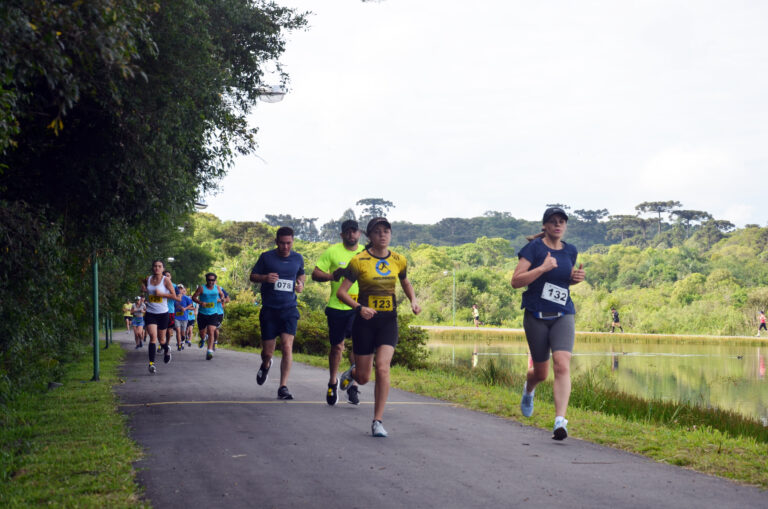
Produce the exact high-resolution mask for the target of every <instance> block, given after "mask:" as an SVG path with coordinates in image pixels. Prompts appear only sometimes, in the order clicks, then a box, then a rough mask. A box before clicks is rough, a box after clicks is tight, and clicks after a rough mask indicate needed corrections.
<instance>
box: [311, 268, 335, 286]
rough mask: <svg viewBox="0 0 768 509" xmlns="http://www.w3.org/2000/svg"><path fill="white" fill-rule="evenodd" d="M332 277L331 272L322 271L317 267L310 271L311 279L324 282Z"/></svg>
mask: <svg viewBox="0 0 768 509" xmlns="http://www.w3.org/2000/svg"><path fill="white" fill-rule="evenodd" d="M332 279H333V276H332V275H331V274H328V273H327V272H324V271H322V270H320V269H319V268H317V267H315V270H313V271H312V281H316V282H318V283H325V282H326V281H330V280H332Z"/></svg>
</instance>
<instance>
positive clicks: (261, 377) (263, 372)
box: [256, 360, 272, 385]
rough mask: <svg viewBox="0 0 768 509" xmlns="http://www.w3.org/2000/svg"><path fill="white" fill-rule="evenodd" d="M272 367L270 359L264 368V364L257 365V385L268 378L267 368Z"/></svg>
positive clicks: (262, 383)
mask: <svg viewBox="0 0 768 509" xmlns="http://www.w3.org/2000/svg"><path fill="white" fill-rule="evenodd" d="M271 367H272V361H271V360H270V361H269V366H267V367H266V368H265V367H264V364H262V365H261V367H259V372H258V373H256V383H257V384H259V385H264V382H266V381H267V380H269V368H271Z"/></svg>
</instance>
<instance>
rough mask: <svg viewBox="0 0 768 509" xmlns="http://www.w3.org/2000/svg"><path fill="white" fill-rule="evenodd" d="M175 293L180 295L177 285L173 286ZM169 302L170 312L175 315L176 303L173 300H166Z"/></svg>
mask: <svg viewBox="0 0 768 509" xmlns="http://www.w3.org/2000/svg"><path fill="white" fill-rule="evenodd" d="M173 291H174V292H175V293H176V295H177V296H178V295H179V287H178V286H176V285H173ZM166 300H167V301H168V312H169V313H170V314H174V313H175V312H176V306H175V304H176V301H175V300H173V299H170V298H169V299H166Z"/></svg>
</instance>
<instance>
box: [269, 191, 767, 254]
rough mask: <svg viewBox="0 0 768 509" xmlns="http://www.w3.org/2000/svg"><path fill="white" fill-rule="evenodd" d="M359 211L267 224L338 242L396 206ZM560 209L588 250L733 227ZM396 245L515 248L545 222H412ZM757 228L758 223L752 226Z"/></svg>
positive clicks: (656, 210)
mask: <svg viewBox="0 0 768 509" xmlns="http://www.w3.org/2000/svg"><path fill="white" fill-rule="evenodd" d="M355 205H356V207H357V209H358V210H357V211H355V210H354V209H353V208H348V209H347V210H345V211H344V212H343V213H342V215H341V216H340V217H339V218H338V219H336V220H332V221H328V222H327V223H325V224H323V225H322V226H321V227H320V228H318V227H317V226H316V225H315V223H316V222H317V220H318V218H316V217H315V218H307V217H293V216H291V215H290V214H276V215H271V214H268V215H266V216H265V218H264V222H266V223H267V224H269V225H271V226H290V227H292V228H293V229H294V230H295V232H296V237H297V238H299V239H302V240H307V241H310V242H318V241H327V242H335V241H336V240H337V239H338V236H339V229H340V227H341V223H342V222H343V221H345V220H346V219H357V220H358V221H359V222H360V226H361V227H362V228H364V227H365V224H366V223H367V221H368V220H369V219H370V218H372V217H376V216H387V214H388V212H389V211H390V210H391V209H393V208H395V205H394V203H392V202H391V201H387V200H384V199H382V198H364V199H361V200H358V201H357V202H356V204H355ZM549 206H559V207H561V208H563V209H565V210H566V211H568V214H569V221H568V240H569V242H571V243H572V244H575V245H577V246H579V249H581V250H587V249H589V248H591V247H592V246H595V245H602V246H610V245H612V244H618V243H623V244H627V245H634V246H641V247H643V246H654V247H673V246H680V245H682V244H683V243H684V242H685V241H686V240H687V239H689V238H691V237H692V236H695V235H698V236H699V237H701V239H702V240H703V241H704V242H705V243H706V246H707V247H711V246H712V245H714V244H715V243H716V242H717V241H719V240H720V239H722V238H723V237H725V235H726V234H727V233H728V232H730V231H733V229H734V228H735V226H734V225H733V224H732V223H731V222H729V221H725V220H718V219H714V218H713V216H712V215H711V214H710V213H708V212H706V211H701V210H689V209H683V208H682V206H683V205H682V204H681V203H680V202H679V201H675V200H669V201H651V202H643V203H640V204H638V205H636V206H635V211H636V214H635V215H611V214H610V212H609V211H608V209H596V210H591V209H572V207H571V206H569V205H567V204H562V203H549V204H542V211H543V210H544V208H545V207H549ZM392 226H393V229H392V230H393V231H392V243H393V245H400V246H409V245H411V244H430V245H433V246H458V245H461V244H466V243H468V242H474V241H475V239H478V238H480V237H489V238H501V239H507V240H509V241H510V242H511V243H512V247H513V248H514V249H519V248H521V247H522V246H523V245H525V243H526V242H527V241H526V240H525V237H526V236H528V235H531V234H534V233H537V232H538V231H540V229H541V221H539V220H536V219H534V220H527V219H519V218H516V217H514V216H513V215H512V214H511V213H510V212H499V211H495V210H489V211H487V212H485V213H484V214H483V215H482V216H479V217H471V218H461V217H447V218H444V219H441V220H440V221H438V222H437V223H435V224H415V223H411V222H408V221H394V222H393V223H392ZM749 226H756V225H749Z"/></svg>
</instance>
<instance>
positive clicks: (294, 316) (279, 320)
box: [259, 307, 299, 341]
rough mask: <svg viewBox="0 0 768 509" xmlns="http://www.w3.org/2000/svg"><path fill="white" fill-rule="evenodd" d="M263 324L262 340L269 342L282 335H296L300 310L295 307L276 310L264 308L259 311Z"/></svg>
mask: <svg viewBox="0 0 768 509" xmlns="http://www.w3.org/2000/svg"><path fill="white" fill-rule="evenodd" d="M259 322H260V324H261V340H262V341H269V340H272V339H275V338H277V336H279V335H280V334H290V335H291V336H295V335H296V326H297V325H298V322H299V310H298V309H296V308H295V307H290V308H284V309H275V308H268V307H262V308H261V311H259Z"/></svg>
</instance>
